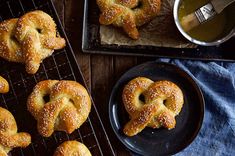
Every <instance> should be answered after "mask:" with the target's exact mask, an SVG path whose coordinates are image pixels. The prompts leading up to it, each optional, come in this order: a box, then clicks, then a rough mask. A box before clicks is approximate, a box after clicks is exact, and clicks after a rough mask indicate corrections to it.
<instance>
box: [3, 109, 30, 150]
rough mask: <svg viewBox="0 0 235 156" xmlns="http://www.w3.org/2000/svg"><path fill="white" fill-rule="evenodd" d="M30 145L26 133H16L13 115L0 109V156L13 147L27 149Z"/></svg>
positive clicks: (28, 136)
mask: <svg viewBox="0 0 235 156" xmlns="http://www.w3.org/2000/svg"><path fill="white" fill-rule="evenodd" d="M30 143H31V136H30V135H29V134H28V133H24V132H20V133H18V132H17V125H16V121H15V118H14V117H13V115H12V114H11V113H10V112H9V111H8V110H6V109H4V108H2V107H0V155H4V154H5V155H7V153H8V152H9V151H10V150H11V149H12V148H15V147H27V146H28V145H29V144H30Z"/></svg>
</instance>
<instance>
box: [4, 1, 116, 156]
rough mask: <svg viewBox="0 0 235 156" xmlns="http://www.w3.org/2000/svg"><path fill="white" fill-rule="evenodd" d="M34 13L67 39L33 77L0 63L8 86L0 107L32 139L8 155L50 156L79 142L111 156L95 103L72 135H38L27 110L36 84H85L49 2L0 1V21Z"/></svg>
mask: <svg viewBox="0 0 235 156" xmlns="http://www.w3.org/2000/svg"><path fill="white" fill-rule="evenodd" d="M35 9H40V10H43V11H45V12H47V13H48V14H50V15H51V16H52V17H53V19H54V20H55V22H56V24H57V28H58V31H59V33H60V35H61V36H62V37H64V38H66V41H67V46H66V47H65V48H64V49H62V50H57V51H55V52H54V53H53V55H52V56H51V57H49V58H47V59H45V60H44V61H43V63H42V64H41V66H40V69H39V71H38V72H37V73H36V74H35V75H29V74H27V73H26V72H25V67H24V65H21V64H16V63H11V62H7V61H4V60H3V59H0V75H1V76H3V77H4V78H6V79H7V81H8V82H9V84H10V92H9V93H7V94H1V95H0V106H1V107H4V108H7V109H8V110H9V111H10V112H11V113H12V114H13V115H14V117H15V119H16V122H17V125H18V130H19V131H21V132H23V131H24V132H28V133H30V134H31V136H32V144H31V145H29V146H28V147H27V148H25V149H21V148H16V149H14V150H12V151H11V152H10V154H11V155H12V156H14V155H17V156H49V155H53V153H54V150H55V148H56V147H57V146H58V145H59V144H61V143H62V142H64V141H66V140H78V141H81V142H83V143H84V144H85V145H86V146H87V147H88V148H89V150H90V151H91V153H92V154H93V155H114V151H113V149H112V146H111V144H110V142H109V139H108V136H107V134H106V131H105V129H104V127H103V124H102V121H101V119H100V117H99V114H98V112H97V109H96V107H95V104H94V103H93V105H92V109H91V113H90V115H89V117H88V119H87V121H86V122H85V123H84V124H83V125H82V126H81V127H80V128H79V129H78V130H76V131H75V132H73V133H72V134H70V135H67V134H66V133H64V132H55V133H54V134H53V135H52V136H51V137H49V138H43V137H41V136H40V135H39V134H38V132H37V128H36V127H37V126H36V121H35V120H34V118H33V117H32V116H31V115H30V113H29V112H28V111H27V108H26V101H27V97H28V96H29V94H30V93H31V92H32V89H33V87H34V86H35V85H36V84H37V82H39V81H42V80H46V79H59V80H62V79H66V80H76V81H78V82H80V83H81V84H83V85H84V86H85V82H84V79H83V76H82V74H81V71H80V68H79V66H78V64H77V62H76V59H75V56H74V53H73V50H72V48H71V46H70V44H69V41H68V39H67V37H66V34H65V32H64V30H63V27H62V25H61V23H60V21H59V18H58V15H57V13H56V10H55V8H54V5H53V2H52V1H51V0H0V21H2V20H5V19H9V18H13V17H19V16H21V15H22V14H24V13H25V12H28V11H31V10H35Z"/></svg>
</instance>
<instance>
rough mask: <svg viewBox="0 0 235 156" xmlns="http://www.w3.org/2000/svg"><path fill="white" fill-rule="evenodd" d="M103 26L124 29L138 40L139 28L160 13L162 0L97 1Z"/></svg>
mask: <svg viewBox="0 0 235 156" xmlns="http://www.w3.org/2000/svg"><path fill="white" fill-rule="evenodd" d="M96 1H97V4H98V6H99V8H100V10H101V12H102V13H101V15H100V18H99V21H100V23H101V24H103V25H110V24H113V25H115V26H118V27H123V29H124V31H125V32H126V33H127V34H128V35H129V36H130V37H131V38H132V39H138V38H139V32H138V30H137V27H139V26H142V25H144V24H146V23H147V22H149V21H150V20H152V19H153V18H154V17H156V15H157V14H158V13H159V12H160V6H161V0H96Z"/></svg>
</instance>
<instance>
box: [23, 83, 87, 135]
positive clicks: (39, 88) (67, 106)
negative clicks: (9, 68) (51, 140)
mask: <svg viewBox="0 0 235 156" xmlns="http://www.w3.org/2000/svg"><path fill="white" fill-rule="evenodd" d="M46 96H49V100H45V97H46ZM27 106H28V110H29V111H30V112H31V114H32V115H33V116H34V117H35V119H36V120H37V121H38V131H39V133H40V134H41V135H42V136H44V137H49V136H51V134H52V133H53V132H54V130H58V131H65V132H67V133H69V134H70V133H72V132H73V131H74V130H75V129H77V128H79V127H80V126H81V125H82V124H83V122H85V120H86V119H87V117H88V115H89V113H90V109H91V100H90V97H89V94H88V93H87V90H86V89H85V88H84V87H83V86H82V85H81V84H79V83H78V82H75V81H66V80H62V81H57V80H45V81H41V82H39V83H38V84H37V85H36V86H35V87H34V89H33V92H32V94H31V95H30V96H29V98H28V102H27Z"/></svg>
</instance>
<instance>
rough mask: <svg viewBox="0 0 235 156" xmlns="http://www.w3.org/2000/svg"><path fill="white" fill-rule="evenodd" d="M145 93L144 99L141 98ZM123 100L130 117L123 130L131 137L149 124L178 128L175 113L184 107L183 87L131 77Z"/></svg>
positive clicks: (151, 125)
mask: <svg viewBox="0 0 235 156" xmlns="http://www.w3.org/2000/svg"><path fill="white" fill-rule="evenodd" d="M140 95H143V96H144V98H145V99H144V101H141V100H140V99H139V97H140ZM122 100H123V103H124V106H125V109H126V111H127V112H128V114H129V115H130V118H131V120H130V121H129V122H128V123H127V124H126V125H125V127H124V129H123V132H124V133H125V134H126V135H128V136H133V135H136V134H137V133H139V132H141V131H142V130H143V129H144V128H145V127H146V126H147V127H152V128H159V127H165V128H168V129H172V128H174V127H175V124H176V121H175V116H176V115H178V114H179V112H180V111H181V109H182V107H183V103H184V98H183V93H182V91H181V89H180V88H179V87H178V86H177V85H176V84H174V83H172V82H170V81H157V82H153V81H152V80H150V79H148V78H145V77H137V78H135V79H133V80H131V81H130V82H129V83H128V84H127V85H126V86H125V87H124V90H123V94H122Z"/></svg>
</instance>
